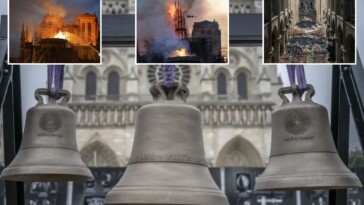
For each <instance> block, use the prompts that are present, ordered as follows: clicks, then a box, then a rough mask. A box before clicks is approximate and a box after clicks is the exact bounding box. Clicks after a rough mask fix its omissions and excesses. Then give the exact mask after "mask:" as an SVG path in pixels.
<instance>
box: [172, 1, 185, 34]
mask: <svg viewBox="0 0 364 205" xmlns="http://www.w3.org/2000/svg"><path fill="white" fill-rule="evenodd" d="M174 5H175V14H174V28H175V32H176V35H177V36H178V38H179V39H181V40H183V39H186V38H187V29H186V19H185V12H184V10H183V8H182V6H181V3H180V0H176V1H175V2H174Z"/></svg>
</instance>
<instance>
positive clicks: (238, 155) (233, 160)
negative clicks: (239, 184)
mask: <svg viewBox="0 0 364 205" xmlns="http://www.w3.org/2000/svg"><path fill="white" fill-rule="evenodd" d="M216 166H217V167H264V163H263V160H262V157H261V155H260V154H259V152H258V150H257V149H256V148H255V147H254V145H253V144H251V143H250V142H249V141H247V140H246V139H244V138H242V137H240V136H238V137H235V138H233V139H232V140H230V141H229V142H228V143H226V144H225V146H224V147H223V148H222V149H221V151H220V153H219V155H218V157H217V160H216Z"/></svg>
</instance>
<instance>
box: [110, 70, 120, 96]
mask: <svg viewBox="0 0 364 205" xmlns="http://www.w3.org/2000/svg"><path fill="white" fill-rule="evenodd" d="M119 94H120V77H119V74H118V73H117V72H116V71H112V72H111V73H110V74H109V76H108V77H107V99H108V100H119Z"/></svg>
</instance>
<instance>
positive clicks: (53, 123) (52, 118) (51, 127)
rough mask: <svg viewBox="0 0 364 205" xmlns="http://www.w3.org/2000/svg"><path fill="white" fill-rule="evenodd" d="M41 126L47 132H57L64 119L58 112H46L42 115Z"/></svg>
mask: <svg viewBox="0 0 364 205" xmlns="http://www.w3.org/2000/svg"><path fill="white" fill-rule="evenodd" d="M39 126H40V128H41V129H42V130H44V131H46V132H55V131H57V130H59V129H60V128H61V126H62V120H61V117H60V116H59V114H58V113H56V112H45V113H43V114H42V116H41V117H40V121H39Z"/></svg>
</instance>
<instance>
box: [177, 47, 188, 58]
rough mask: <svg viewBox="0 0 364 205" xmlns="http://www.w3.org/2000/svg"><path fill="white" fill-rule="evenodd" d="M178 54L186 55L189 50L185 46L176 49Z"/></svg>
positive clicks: (180, 55) (179, 55)
mask: <svg viewBox="0 0 364 205" xmlns="http://www.w3.org/2000/svg"><path fill="white" fill-rule="evenodd" d="M176 55H177V56H178V57H184V56H187V55H188V54H187V50H186V49H185V48H181V49H179V50H176Z"/></svg>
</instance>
